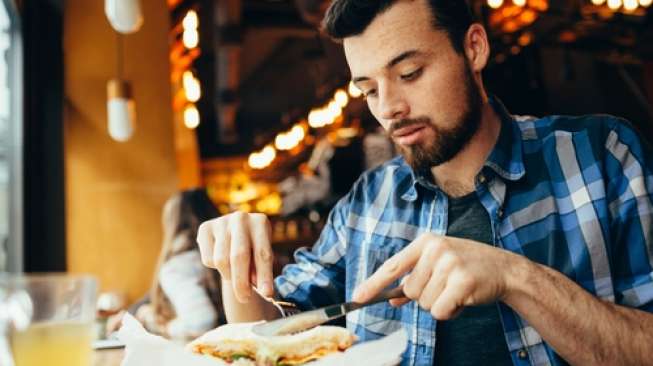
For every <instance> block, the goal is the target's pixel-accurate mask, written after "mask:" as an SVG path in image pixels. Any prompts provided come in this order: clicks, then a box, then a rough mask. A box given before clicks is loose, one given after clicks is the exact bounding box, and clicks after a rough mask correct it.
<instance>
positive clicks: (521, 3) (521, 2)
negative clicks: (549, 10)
mask: <svg viewBox="0 0 653 366" xmlns="http://www.w3.org/2000/svg"><path fill="white" fill-rule="evenodd" d="M512 3H513V4H515V5H517V6H519V7H523V6H525V5H526V0H512Z"/></svg>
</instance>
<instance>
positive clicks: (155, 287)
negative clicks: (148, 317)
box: [150, 188, 222, 323]
mask: <svg viewBox="0 0 653 366" xmlns="http://www.w3.org/2000/svg"><path fill="white" fill-rule="evenodd" d="M217 216H218V211H217V209H216V208H215V206H214V205H213V203H212V202H211V199H210V198H209V196H208V195H207V193H206V190H205V189H203V188H197V189H192V190H186V191H182V192H179V193H176V194H174V195H173V196H172V197H170V198H169V199H168V200H167V201H166V203H165V205H164V206H163V214H162V217H161V219H162V226H163V243H162V246H161V252H160V254H159V259H158V261H157V265H156V269H155V272H154V279H153V281H152V286H151V289H150V298H151V303H152V308H153V309H154V313H155V314H156V315H157V320H158V321H159V322H161V323H167V322H168V321H170V320H172V319H173V318H174V317H175V312H174V309H173V307H172V305H171V304H170V301H169V300H168V298H167V296H166V295H165V293H164V292H163V290H162V289H161V285H160V284H159V271H160V270H161V267H162V266H163V264H164V263H165V262H166V261H168V259H170V258H171V257H173V256H175V255H178V254H180V253H183V252H187V251H190V250H194V249H197V242H196V237H197V229H198V228H199V226H200V224H201V223H202V222H204V221H206V220H209V219H212V218H215V217H217ZM204 281H205V283H204V287H205V288H206V289H207V292H208V294H209V296H210V298H211V301H212V302H213V305H214V306H216V309H220V308H221V301H220V287H219V286H220V280H219V277H218V272H217V271H215V270H212V269H209V268H207V269H206V270H205V271H204ZM219 313H220V314H221V313H222V312H221V311H219Z"/></svg>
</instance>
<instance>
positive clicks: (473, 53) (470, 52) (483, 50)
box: [465, 23, 490, 72]
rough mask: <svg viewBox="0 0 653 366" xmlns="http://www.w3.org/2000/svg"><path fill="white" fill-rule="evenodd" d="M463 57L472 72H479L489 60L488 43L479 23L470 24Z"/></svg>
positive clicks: (485, 33)
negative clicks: (465, 58)
mask: <svg viewBox="0 0 653 366" xmlns="http://www.w3.org/2000/svg"><path fill="white" fill-rule="evenodd" d="M465 56H466V57H467V60H468V61H469V66H470V68H471V69H472V71H473V72H481V71H483V69H484V68H485V66H487V63H488V59H489V58H490V41H488V38H487V32H486V31H485V27H483V26H482V25H481V24H479V23H474V24H472V25H471V26H470V27H469V29H468V30H467V35H466V36H465Z"/></svg>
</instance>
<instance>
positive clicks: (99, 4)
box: [44, 0, 177, 300]
mask: <svg viewBox="0 0 653 366" xmlns="http://www.w3.org/2000/svg"><path fill="white" fill-rule="evenodd" d="M65 4H66V5H65V11H64V58H65V59H64V64H65V98H66V106H65V111H64V124H65V168H66V174H65V181H66V211H67V212H66V231H67V235H66V237H67V260H68V270H69V272H74V273H79V272H89V273H93V274H95V275H97V276H98V277H99V279H100V281H101V287H102V289H103V290H105V291H106V290H115V291H122V292H124V293H126V294H127V295H128V297H129V299H130V300H135V299H137V298H138V297H140V296H141V295H142V294H143V293H144V292H145V291H146V290H147V289H148V287H149V285H150V281H151V278H152V273H153V268H154V265H155V262H156V258H157V255H158V252H159V247H160V245H161V243H160V241H161V236H162V235H161V219H160V217H161V208H162V206H163V203H164V201H165V200H166V198H167V197H168V196H169V195H171V194H172V193H173V192H174V191H175V190H176V187H177V177H176V162H175V151H174V137H173V134H174V132H173V130H174V129H173V123H172V108H171V91H170V82H169V80H170V64H169V61H168V52H169V47H168V29H169V13H168V10H167V8H166V2H165V1H156V0H143V1H141V4H142V6H143V13H144V17H145V22H144V24H143V27H142V28H141V30H140V31H138V32H137V33H135V34H132V35H127V36H123V45H124V46H123V50H124V75H125V77H126V78H127V79H128V80H130V81H131V82H132V86H133V89H134V97H135V101H136V111H137V115H138V117H137V119H138V122H137V127H136V132H135V134H134V136H133V137H132V139H131V140H130V141H128V142H126V143H118V142H115V141H113V140H111V138H110V137H109V135H108V133H107V128H106V121H107V117H106V114H107V111H106V83H107V81H108V80H109V79H110V78H112V77H114V75H115V72H116V44H117V42H116V33H115V32H114V31H113V29H112V28H111V27H110V25H109V23H108V21H107V19H106V17H105V15H104V1H101V0H92V1H89V0H67V1H66V2H65ZM44 189H45V188H44Z"/></svg>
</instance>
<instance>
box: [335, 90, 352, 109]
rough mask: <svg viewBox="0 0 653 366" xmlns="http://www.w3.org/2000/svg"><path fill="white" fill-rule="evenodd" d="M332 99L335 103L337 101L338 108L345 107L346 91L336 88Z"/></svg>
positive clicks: (347, 101) (347, 97)
mask: <svg viewBox="0 0 653 366" xmlns="http://www.w3.org/2000/svg"><path fill="white" fill-rule="evenodd" d="M333 100H335V101H336V103H338V105H339V106H340V108H345V107H346V106H347V103H349V96H348V95H347V92H346V91H344V90H342V89H338V90H337V91H336V93H335V94H334V95H333Z"/></svg>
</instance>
